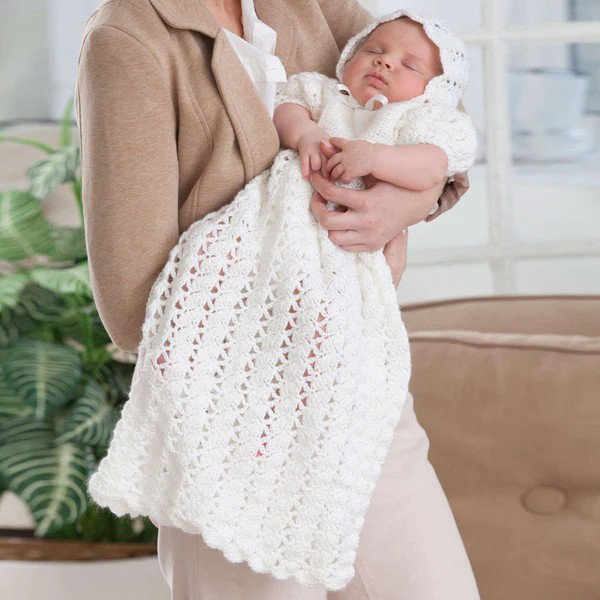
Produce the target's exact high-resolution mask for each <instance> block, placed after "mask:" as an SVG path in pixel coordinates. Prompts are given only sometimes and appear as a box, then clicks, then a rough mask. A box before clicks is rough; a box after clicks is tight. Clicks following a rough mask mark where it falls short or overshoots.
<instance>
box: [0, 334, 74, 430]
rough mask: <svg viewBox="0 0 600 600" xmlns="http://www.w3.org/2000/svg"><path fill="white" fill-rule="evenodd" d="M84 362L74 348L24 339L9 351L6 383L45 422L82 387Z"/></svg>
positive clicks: (5, 359)
mask: <svg viewBox="0 0 600 600" xmlns="http://www.w3.org/2000/svg"><path fill="white" fill-rule="evenodd" d="M81 371H82V365H81V358H80V356H79V353H78V352H77V350H75V349H74V348H71V347H70V346H66V345H64V344H53V343H50V342H42V341H40V340H33V339H30V338H22V339H20V340H18V341H17V342H16V343H15V344H13V345H12V346H10V347H9V348H7V349H6V354H5V358H4V373H5V380H6V381H7V382H8V383H9V384H10V385H11V387H12V388H13V389H14V390H15V391H16V392H17V393H18V395H19V396H20V397H22V398H23V399H24V401H25V403H26V404H28V405H29V406H31V407H33V409H34V418H35V419H38V420H42V419H44V418H45V417H47V416H49V415H51V414H52V413H53V412H54V411H55V410H56V408H57V407H59V406H62V405H64V404H66V403H67V402H68V401H69V400H70V399H71V398H72V397H73V395H74V393H75V392H76V390H77V388H78V387H79V384H80V380H81Z"/></svg>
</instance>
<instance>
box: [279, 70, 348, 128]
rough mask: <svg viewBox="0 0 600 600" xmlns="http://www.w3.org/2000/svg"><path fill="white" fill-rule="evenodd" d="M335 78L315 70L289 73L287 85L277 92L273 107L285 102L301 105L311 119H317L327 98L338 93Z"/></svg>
mask: <svg viewBox="0 0 600 600" xmlns="http://www.w3.org/2000/svg"><path fill="white" fill-rule="evenodd" d="M338 83H339V82H338V80H337V79H333V78H331V77H327V76H326V75H323V74H321V73H316V72H302V73H296V74H294V75H290V77H288V82H287V85H286V86H285V87H284V88H283V89H282V90H280V91H279V92H278V93H277V96H276V97H275V108H277V107H278V106H279V105H280V104H284V103H285V102H292V103H294V104H299V105H300V106H303V107H304V108H306V109H307V110H308V111H310V115H311V118H312V120H313V121H318V120H319V119H320V118H321V114H322V113H323V108H324V107H325V105H326V104H327V102H328V100H330V99H331V98H332V96H334V95H335V94H337V93H338V90H337V87H336V86H337V84H338Z"/></svg>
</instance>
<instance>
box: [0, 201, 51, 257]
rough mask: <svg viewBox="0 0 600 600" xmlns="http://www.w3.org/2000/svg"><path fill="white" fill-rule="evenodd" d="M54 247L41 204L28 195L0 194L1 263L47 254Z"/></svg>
mask: <svg viewBox="0 0 600 600" xmlns="http://www.w3.org/2000/svg"><path fill="white" fill-rule="evenodd" d="M53 245H54V242H53V240H52V237H51V234H50V224H49V223H48V221H46V219H45V217H44V215H43V214H42V209H41V206H40V203H39V201H38V200H36V199H35V198H34V197H33V196H32V195H31V194H29V193H28V192H22V191H19V190H8V191H5V192H0V259H4V260H18V259H21V258H29V257H30V256H33V255H35V254H47V253H48V252H50V251H51V250H52V247H53Z"/></svg>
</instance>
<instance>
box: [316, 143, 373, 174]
mask: <svg viewBox="0 0 600 600" xmlns="http://www.w3.org/2000/svg"><path fill="white" fill-rule="evenodd" d="M329 141H330V142H331V143H332V144H333V145H334V146H337V147H338V148H339V149H340V151H339V152H338V153H337V154H334V155H333V156H332V157H331V158H330V159H329V160H328V161H327V164H326V165H325V172H326V173H327V175H328V176H329V178H330V179H332V180H336V179H339V180H340V181H341V182H342V183H350V181H351V180H352V179H355V178H356V177H363V176H365V175H368V174H369V173H371V171H372V170H373V168H372V161H373V151H374V148H375V146H374V144H370V143H369V142H364V141H362V140H355V141H353V140H346V139H344V138H336V137H332V138H330V140H329Z"/></svg>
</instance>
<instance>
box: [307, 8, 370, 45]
mask: <svg viewBox="0 0 600 600" xmlns="http://www.w3.org/2000/svg"><path fill="white" fill-rule="evenodd" d="M318 2H319V6H320V7H321V11H322V12H323V15H324V16H325V19H326V20H327V23H328V24H329V28H330V29H331V32H332V33H333V37H334V38H335V42H336V44H337V46H338V48H339V50H340V52H341V51H342V49H343V48H344V46H345V45H346V42H347V41H348V40H349V39H350V38H351V37H352V36H354V35H356V34H357V33H358V32H359V31H360V30H361V29H363V28H364V27H366V26H367V25H368V24H369V23H371V22H372V21H373V15H372V14H371V13H370V12H369V11H368V10H367V9H365V8H363V6H362V5H361V4H360V2H357V0H318Z"/></svg>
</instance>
